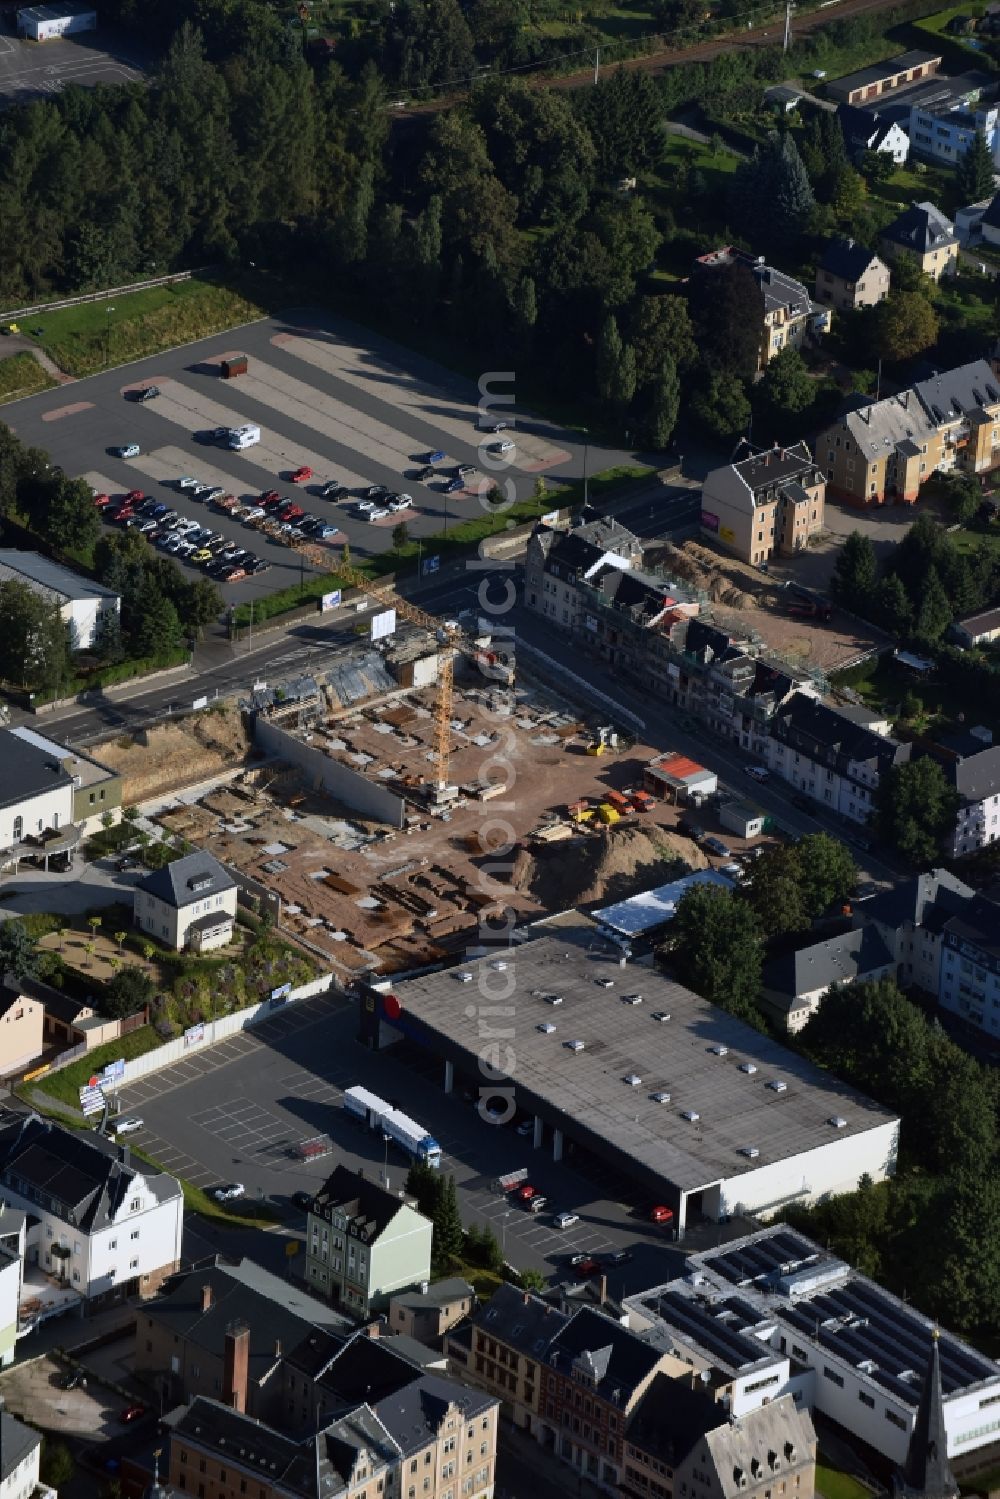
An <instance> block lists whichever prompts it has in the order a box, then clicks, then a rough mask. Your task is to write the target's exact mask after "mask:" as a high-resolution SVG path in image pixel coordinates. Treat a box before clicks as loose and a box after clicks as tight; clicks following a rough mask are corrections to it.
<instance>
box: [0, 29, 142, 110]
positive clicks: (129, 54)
mask: <svg viewBox="0 0 1000 1499" xmlns="http://www.w3.org/2000/svg"><path fill="white" fill-rule="evenodd" d="M15 12H16V7H15V6H10V7H6V8H4V9H3V10H2V11H0V105H2V104H26V103H27V102H28V101H29V100H30V99H37V98H40V97H42V96H44V95H45V94H58V93H60V92H61V91H62V89H64V88H65V87H66V86H67V85H68V84H77V85H79V86H80V87H81V88H93V87H94V85H95V84H98V83H106V84H114V83H131V82H134V81H135V80H136V79H138V78H141V77H142V72H141V67H140V62H139V59H138V56H137V54H136V50H135V48H134V45H133V44H131V43H125V42H123V41H122V39H121V38H119V37H117V36H112V35H110V34H105V33H102V32H100V31H86V32H81V33H80V34H79V35H78V36H71V37H59V38H56V39H53V40H52V41H48V42H29V41H22V40H21V39H20V38H19V37H18V35H17V28H16V21H15Z"/></svg>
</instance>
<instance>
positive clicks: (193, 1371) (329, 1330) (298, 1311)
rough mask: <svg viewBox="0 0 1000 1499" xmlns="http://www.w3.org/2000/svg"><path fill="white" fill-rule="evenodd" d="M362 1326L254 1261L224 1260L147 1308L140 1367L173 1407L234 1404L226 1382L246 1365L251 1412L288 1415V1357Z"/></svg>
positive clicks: (179, 1278) (139, 1341) (246, 1401)
mask: <svg viewBox="0 0 1000 1499" xmlns="http://www.w3.org/2000/svg"><path fill="white" fill-rule="evenodd" d="M356 1327H357V1324H356V1323H355V1322H353V1321H352V1320H351V1319H349V1318H347V1317H344V1316H342V1315H340V1314H339V1313H338V1312H336V1311H334V1310H333V1308H332V1307H330V1306H329V1304H328V1303H325V1302H322V1301H319V1300H317V1299H316V1298H315V1297H312V1296H310V1295H308V1294H307V1293H306V1292H305V1291H304V1290H302V1289H301V1287H300V1286H299V1285H298V1283H297V1282H294V1281H290V1280H287V1279H281V1278H279V1277H278V1276H276V1275H272V1274H271V1273H270V1272H269V1271H267V1270H265V1269H264V1268H263V1267H262V1266H260V1265H258V1264H256V1263H255V1262H254V1261H253V1260H248V1259H242V1260H240V1261H238V1262H237V1263H236V1264H235V1265H228V1264H224V1263H222V1262H221V1261H220V1260H218V1259H216V1260H215V1261H214V1262H213V1261H209V1262H208V1263H207V1264H201V1265H198V1266H196V1267H195V1268H193V1269H191V1270H185V1271H183V1272H182V1273H179V1274H177V1275H175V1276H173V1277H171V1279H170V1280H169V1281H168V1282H167V1283H166V1284H165V1285H164V1287H163V1289H162V1290H161V1292H160V1294H159V1295H158V1296H156V1297H155V1298H154V1299H153V1300H152V1301H148V1302H147V1303H146V1305H145V1306H144V1307H142V1308H141V1309H140V1311H139V1312H138V1314H137V1317H136V1333H135V1368H136V1370H137V1372H140V1373H141V1374H142V1376H143V1377H144V1378H145V1379H147V1380H148V1381H149V1382H150V1383H151V1384H153V1385H155V1387H156V1388H157V1389H158V1390H159V1391H160V1393H161V1394H162V1396H163V1399H164V1401H166V1402H168V1403H169V1404H171V1405H173V1404H175V1403H176V1402H177V1401H179V1400H191V1399H193V1398H194V1397H195V1396H196V1395H207V1396H209V1397H210V1398H212V1399H217V1400H218V1399H222V1400H227V1401H228V1400H229V1399H230V1398H231V1396H232V1393H233V1392H232V1390H231V1389H229V1388H227V1386H226V1380H227V1377H229V1378H231V1375H232V1371H233V1369H234V1368H235V1367H236V1365H237V1364H238V1365H239V1368H240V1371H241V1378H242V1379H243V1384H244V1388H243V1391H242V1396H241V1398H242V1400H243V1408H244V1409H245V1410H246V1411H248V1412H249V1414H250V1415H253V1416H259V1417H261V1419H267V1418H268V1417H269V1416H276V1417H280V1416H281V1415H282V1414H283V1401H282V1378H281V1373H280V1365H281V1361H282V1358H283V1355H284V1353H285V1352H286V1351H287V1352H290V1351H291V1350H292V1349H294V1348H296V1347H297V1346H298V1345H300V1344H301V1343H303V1342H305V1341H307V1340H308V1339H309V1337H310V1336H312V1335H314V1334H317V1332H318V1331H319V1330H322V1333H323V1335H324V1336H325V1337H326V1338H327V1339H329V1340H331V1341H332V1342H333V1343H334V1344H335V1346H336V1347H337V1348H339V1347H341V1346H342V1345H343V1343H344V1342H345V1341H346V1340H347V1338H348V1337H350V1336H351V1335H352V1334H353V1333H354V1332H355V1331H356ZM241 1328H245V1329H246V1334H245V1339H244V1338H243V1334H242V1333H241V1332H240V1331H239V1329H241ZM234 1340H235V1343H234ZM237 1353H238V1356H237Z"/></svg>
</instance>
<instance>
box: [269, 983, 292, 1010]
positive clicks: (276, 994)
mask: <svg viewBox="0 0 1000 1499" xmlns="http://www.w3.org/2000/svg"><path fill="white" fill-rule="evenodd" d="M291 992H292V986H291V984H282V985H281V987H280V988H279V989H272V990H271V993H270V994H269V995H268V998H269V999H270V1001H271V1003H272V1004H273V1005H276V1004H280V1003H281V1001H282V1000H283V999H287V998H288V996H289V994H291Z"/></svg>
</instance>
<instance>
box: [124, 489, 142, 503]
mask: <svg viewBox="0 0 1000 1499" xmlns="http://www.w3.org/2000/svg"><path fill="white" fill-rule="evenodd" d="M125 498H126V499H127V500H128V502H129V504H130V505H141V504H142V502H143V500H144V499H145V498H146V495H145V493H144V491H143V490H141V489H130V490H129V492H128V494H127V495H126V496H125Z"/></svg>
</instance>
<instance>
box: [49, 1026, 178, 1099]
mask: <svg viewBox="0 0 1000 1499" xmlns="http://www.w3.org/2000/svg"><path fill="white" fill-rule="evenodd" d="M160 1044H161V1043H160V1038H159V1036H158V1035H157V1034H156V1032H155V1031H154V1030H153V1027H152V1026H151V1025H144V1026H142V1027H141V1028H140V1029H139V1030H136V1031H130V1032H129V1034H128V1035H127V1036H122V1037H121V1038H120V1039H119V1040H117V1041H109V1042H108V1044H107V1045H106V1046H95V1047H94V1049H93V1051H89V1052H88V1053H87V1055H86V1056H85V1057H81V1058H80V1059H79V1061H77V1062H71V1063H70V1064H69V1066H68V1067H63V1068H61V1069H60V1070H59V1071H58V1072H51V1073H48V1074H47V1075H46V1076H44V1077H40V1078H39V1079H38V1082H37V1083H33V1084H32V1085H31V1086H32V1088H38V1089H40V1090H41V1091H42V1092H43V1093H47V1094H48V1095H49V1097H50V1098H55V1099H58V1100H59V1102H60V1103H68V1104H71V1105H72V1107H73V1108H79V1107H80V1089H81V1087H82V1086H83V1084H84V1083H86V1082H87V1080H88V1079H89V1078H91V1077H92V1076H93V1075H94V1073H95V1072H100V1071H101V1070H102V1069H103V1068H104V1067H106V1066H107V1064H108V1063H109V1062H117V1061H118V1059H119V1057H124V1058H125V1060H126V1061H130V1060H131V1059H132V1057H141V1056H144V1055H145V1054H146V1052H147V1051H155V1050H156V1048H157V1047H158V1046H159V1045H160Z"/></svg>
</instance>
